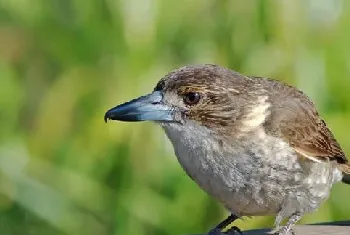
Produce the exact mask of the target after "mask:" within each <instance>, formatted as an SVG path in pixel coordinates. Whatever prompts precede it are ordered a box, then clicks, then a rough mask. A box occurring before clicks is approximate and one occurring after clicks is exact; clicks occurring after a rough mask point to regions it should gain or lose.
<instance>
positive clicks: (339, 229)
mask: <svg viewBox="0 0 350 235" xmlns="http://www.w3.org/2000/svg"><path fill="white" fill-rule="evenodd" d="M269 231H270V229H256V230H249V231H242V233H243V235H268V232H269ZM293 231H294V234H295V235H350V221H341V222H330V223H321V224H312V225H296V226H294V228H293ZM237 234H238V233H234V232H232V233H227V234H225V235H237ZM197 235H207V234H197Z"/></svg>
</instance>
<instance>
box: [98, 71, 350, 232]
mask: <svg viewBox="0 0 350 235" xmlns="http://www.w3.org/2000/svg"><path fill="white" fill-rule="evenodd" d="M104 120H105V122H107V120H118V121H126V122H135V121H152V122H154V123H156V124H158V125H160V126H161V127H162V129H163V130H164V131H165V134H166V135H167V137H168V139H169V140H170V142H171V143H172V145H173V149H174V152H175V155H176V157H177V160H178V162H179V163H180V165H181V166H182V168H183V169H184V171H185V172H186V173H187V175H188V176H189V177H190V178H191V179H192V180H193V181H195V182H196V183H197V184H198V185H199V187H200V188H201V189H203V190H204V191H205V192H206V193H208V194H209V195H210V196H212V197H213V198H215V199H216V200H218V201H219V202H220V203H221V204H222V205H223V206H224V207H225V208H226V209H227V210H228V211H229V212H230V215H229V216H228V217H227V219H225V220H224V221H222V222H221V223H219V224H218V225H217V226H215V227H214V228H213V229H212V230H210V231H209V233H208V234H209V235H221V234H227V233H225V229H227V226H228V225H230V224H231V223H232V222H233V221H235V220H236V219H238V218H242V217H244V216H249V217H250V216H275V223H274V227H273V230H272V231H271V232H270V233H271V234H278V235H287V234H293V229H292V228H293V226H294V225H295V224H296V223H297V222H298V221H299V220H300V219H301V218H302V217H303V216H304V215H305V214H307V213H311V212H314V211H316V210H317V209H318V208H319V207H320V205H321V204H322V203H323V202H324V201H326V200H327V199H328V197H329V194H330V191H331V188H332V186H333V185H334V184H336V183H338V182H341V181H343V182H344V183H347V184H350V163H349V162H348V160H347V158H346V156H345V153H344V152H343V150H342V148H341V146H340V144H339V143H338V142H337V140H336V139H335V137H334V135H333V134H332V132H331V130H330V129H329V128H328V127H327V125H326V123H325V121H324V120H323V119H322V118H321V117H320V115H319V113H318V111H317V109H316V107H315V105H314V103H313V102H312V101H311V100H310V98H308V96H307V95H305V94H304V93H303V92H302V91H300V90H298V89H297V88H295V87H294V86H291V85H288V84H286V83H284V82H282V81H279V80H275V79H271V78H264V77H258V76H246V75H243V74H241V73H238V72H236V71H234V70H231V69H228V68H224V67H221V66H219V65H215V64H198V65H188V66H183V67H180V68H177V69H175V70H173V71H171V72H169V73H168V74H167V75H165V76H164V77H163V78H161V79H160V81H159V82H158V83H157V85H156V86H155V88H154V89H153V91H152V92H151V93H149V94H147V95H144V96H141V97H139V98H136V99H133V100H131V101H129V102H126V103H123V104H120V105H118V106H116V107H114V108H111V109H109V110H108V111H107V112H106V113H105V116H104ZM284 221H286V222H285V223H282V222H284ZM234 229H235V231H238V232H241V231H240V230H239V228H237V227H234ZM235 231H234V232H235Z"/></svg>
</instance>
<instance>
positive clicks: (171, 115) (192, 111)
mask: <svg viewBox="0 0 350 235" xmlns="http://www.w3.org/2000/svg"><path fill="white" fill-rule="evenodd" d="M253 80H254V79H250V78H248V77H245V76H243V75H241V74H239V73H237V72H234V71H231V70H228V69H225V68H222V67H219V66H216V65H208V64H206V65H198V66H186V67H182V68H179V69H177V70H174V71H172V72H170V73H169V74H168V75H166V76H165V77H164V78H162V79H161V80H160V81H159V82H158V84H157V85H156V87H155V88H154V91H153V92H152V93H150V94H148V95H145V96H141V97H139V98H137V99H134V100H131V101H129V102H126V103H124V104H121V105H118V106H116V107H114V108H112V109H110V110H109V111H107V112H106V114H105V117H104V118H105V121H107V120H108V119H111V120H119V121H129V122H131V121H154V122H157V123H160V124H161V125H163V126H167V125H171V126H177V127H178V128H180V129H181V128H182V129H186V128H188V126H189V125H191V126H193V125H197V126H201V127H206V128H208V129H209V130H212V131H217V132H225V131H226V130H228V129H230V130H231V131H232V130H233V129H234V128H235V127H236V124H237V123H238V122H239V123H241V124H242V122H244V121H246V124H247V125H250V124H254V121H256V119H259V116H261V115H265V113H264V112H265V111H266V110H265V108H266V106H264V104H265V103H264V102H265V101H266V99H265V98H266V97H265V96H263V95H262V92H263V90H262V89H258V87H257V84H255V83H254V81H253ZM264 97H265V98H264ZM259 102H260V103H259ZM261 102H263V103H261ZM257 105H258V107H262V109H261V108H260V109H259V108H258V109H256V107H257ZM254 110H255V112H254ZM251 114H253V116H251ZM253 119H254V120H253ZM249 123H250V124H249ZM255 123H257V122H255Z"/></svg>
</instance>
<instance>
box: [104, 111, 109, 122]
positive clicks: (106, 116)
mask: <svg viewBox="0 0 350 235" xmlns="http://www.w3.org/2000/svg"><path fill="white" fill-rule="evenodd" d="M108 119H109V117H108V113H106V114H105V116H104V117H103V120H104V121H105V123H107V122H108Z"/></svg>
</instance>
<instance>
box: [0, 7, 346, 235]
mask: <svg viewBox="0 0 350 235" xmlns="http://www.w3.org/2000/svg"><path fill="white" fill-rule="evenodd" d="M349 23H350V3H349V2H347V1H344V0H333V1H332V0H322V1H321V0H299V1H273V0H254V1H253V0H248V1H235V0H231V1H228V0H222V1H200V0H192V1H189V0H179V1H161V0H158V1H156V0H153V1H152V0H142V1H141V0H129V1H126V0H125V1H113V0H99V1H98V0H71V1H68V0H33V1H24V0H1V1H0V130H1V131H0V234H5V235H7V234H10V235H12V234H13V235H17V234H18V235H19V234H21V235H24V234H28V235H32V234H33V235H34V234H35V235H44V234H87V235H89V234H101V235H103V234H139V235H142V234H190V233H198V232H204V231H206V230H207V229H209V228H210V227H211V226H213V225H214V224H216V223H217V222H218V221H219V220H220V219H222V218H223V217H225V216H226V214H227V212H225V211H224V210H223V209H222V207H221V206H220V205H218V204H217V203H215V202H214V201H213V200H212V199H210V198H209V197H208V196H207V195H206V194H205V193H203V192H202V191H201V190H200V189H199V188H198V187H197V186H196V185H195V184H194V183H193V182H192V181H191V180H190V179H189V178H188V177H187V176H186V175H185V174H184V172H183V171H182V170H181V168H180V166H179V164H178V163H177V162H176V159H175V157H174V154H173V150H172V147H171V145H170V143H169V142H168V141H167V140H166V138H165V136H164V134H163V133H162V131H161V130H160V128H157V127H156V126H154V125H152V124H150V123H142V124H128V123H110V124H108V125H106V124H104V122H103V115H104V112H105V111H106V110H107V109H108V108H110V107H112V106H114V105H116V104H118V103H120V102H123V101H126V100H128V99H130V98H133V97H135V96H138V95H141V94H143V93H146V92H148V91H150V90H151V89H152V88H153V86H154V85H155V83H156V81H158V80H159V79H160V78H161V77H162V76H163V75H164V74H165V73H167V72H168V71H170V70H172V69H174V68H176V67H179V66H182V65H185V64H195V63H216V64H220V65H222V66H227V67H230V68H232V69H235V70H237V71H240V72H242V73H245V74H249V75H256V76H268V77H274V78H278V79H281V80H284V81H286V82H289V83H291V84H294V85H296V86H298V87H299V88H300V89H302V90H304V91H305V92H306V93H307V94H308V95H309V96H310V97H311V98H312V99H313V100H314V101H315V103H316V105H317V106H318V108H319V109H320V111H321V113H322V116H323V117H324V118H325V119H326V121H327V123H328V125H329V126H330V127H331V129H332V130H333V132H334V133H335V136H336V137H337V139H338V140H339V142H340V143H341V145H342V146H343V148H344V150H345V151H346V152H347V153H350V138H348V130H349V125H350V102H349V101H350V76H349V75H350V55H349V51H350V43H349V42H350V31H349ZM349 193H350V188H349V187H347V186H346V185H337V186H336V187H335V188H334V190H333V194H332V196H331V198H330V200H329V201H328V202H327V203H326V204H324V205H323V206H322V208H321V209H320V210H319V211H318V212H316V213H313V214H311V215H308V216H307V217H306V218H304V219H303V222H305V223H306V222H308V223H309V222H320V221H331V220H341V219H346V218H349V217H350V215H349V211H350V204H349V203H344V202H346V201H348V199H347V198H348V194H349ZM272 219H273V218H253V219H246V220H245V221H241V222H239V223H238V225H239V226H240V227H241V228H243V229H248V228H256V227H262V226H264V227H265V226H270V225H271V223H272Z"/></svg>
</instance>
